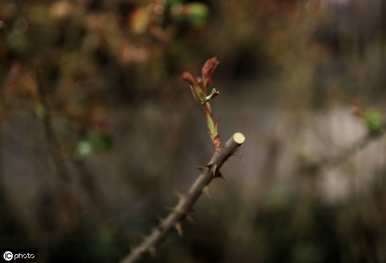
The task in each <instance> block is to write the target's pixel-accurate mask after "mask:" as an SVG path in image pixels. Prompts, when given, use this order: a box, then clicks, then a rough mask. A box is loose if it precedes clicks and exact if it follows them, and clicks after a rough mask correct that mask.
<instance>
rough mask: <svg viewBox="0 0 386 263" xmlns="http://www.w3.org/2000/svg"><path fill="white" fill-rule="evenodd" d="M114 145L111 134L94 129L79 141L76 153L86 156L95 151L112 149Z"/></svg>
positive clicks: (82, 156) (81, 156)
mask: <svg viewBox="0 0 386 263" xmlns="http://www.w3.org/2000/svg"><path fill="white" fill-rule="evenodd" d="M112 147H113V140H112V138H111V136H110V135H108V134H104V133H100V132H95V131H94V132H90V134H88V135H87V136H86V137H85V138H83V139H82V140H80V141H79V142H78V145H77V148H76V154H77V155H78V156H79V157H80V158H85V157H87V156H89V155H91V154H93V153H95V152H103V151H108V150H111V149H112Z"/></svg>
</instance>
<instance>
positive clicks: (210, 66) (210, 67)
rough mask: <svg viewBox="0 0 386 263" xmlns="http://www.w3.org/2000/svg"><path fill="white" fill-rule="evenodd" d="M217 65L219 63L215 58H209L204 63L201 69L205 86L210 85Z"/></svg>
mask: <svg viewBox="0 0 386 263" xmlns="http://www.w3.org/2000/svg"><path fill="white" fill-rule="evenodd" d="M219 64H220V62H219V61H218V59H217V57H213V58H210V59H208V60H207V61H206V62H205V64H204V66H203V67H202V69H201V74H202V79H203V80H204V83H205V85H210V84H212V75H213V73H214V71H215V70H216V68H217V66H218V65H219Z"/></svg>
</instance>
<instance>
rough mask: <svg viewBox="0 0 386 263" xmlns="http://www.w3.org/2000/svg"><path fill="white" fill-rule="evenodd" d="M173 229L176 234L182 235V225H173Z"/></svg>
mask: <svg viewBox="0 0 386 263" xmlns="http://www.w3.org/2000/svg"><path fill="white" fill-rule="evenodd" d="M175 228H176V230H177V233H178V234H179V235H180V236H182V235H183V232H182V225H181V223H176V224H175Z"/></svg>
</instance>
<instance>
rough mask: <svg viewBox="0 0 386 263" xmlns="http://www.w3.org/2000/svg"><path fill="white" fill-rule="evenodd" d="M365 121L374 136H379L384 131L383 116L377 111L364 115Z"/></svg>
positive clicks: (369, 111)
mask: <svg viewBox="0 0 386 263" xmlns="http://www.w3.org/2000/svg"><path fill="white" fill-rule="evenodd" d="M363 120H364V123H365V125H366V128H367V130H368V131H369V132H370V133H372V134H379V133H381V132H382V131H383V128H382V114H381V113H380V112H379V111H376V110H368V111H365V112H364V113H363Z"/></svg>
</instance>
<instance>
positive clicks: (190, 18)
mask: <svg viewBox="0 0 386 263" xmlns="http://www.w3.org/2000/svg"><path fill="white" fill-rule="evenodd" d="M171 13H172V16H173V18H174V19H176V20H177V21H185V22H188V23H190V24H191V25H193V26H196V27H199V26H203V25H204V24H205V23H206V21H207V19H208V15H209V10H208V7H207V6H206V5H205V4H202V3H196V2H193V3H189V4H175V5H172V7H171Z"/></svg>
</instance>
